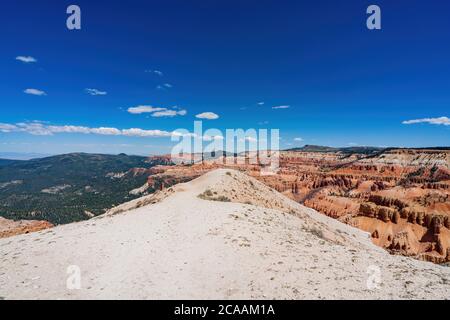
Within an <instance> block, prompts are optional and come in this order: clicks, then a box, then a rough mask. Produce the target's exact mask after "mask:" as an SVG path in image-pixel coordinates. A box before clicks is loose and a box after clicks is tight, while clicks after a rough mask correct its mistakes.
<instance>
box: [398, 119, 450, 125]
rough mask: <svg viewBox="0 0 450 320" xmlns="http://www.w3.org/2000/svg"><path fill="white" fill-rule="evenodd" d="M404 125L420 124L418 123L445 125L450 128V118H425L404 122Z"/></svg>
mask: <svg viewBox="0 0 450 320" xmlns="http://www.w3.org/2000/svg"><path fill="white" fill-rule="evenodd" d="M402 123H403V124H418V123H428V124H435V125H444V126H450V118H448V117H439V118H423V119H414V120H407V121H403V122H402Z"/></svg>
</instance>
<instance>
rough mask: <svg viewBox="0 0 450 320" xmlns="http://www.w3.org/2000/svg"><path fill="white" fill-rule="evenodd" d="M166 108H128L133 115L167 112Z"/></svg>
mask: <svg viewBox="0 0 450 320" xmlns="http://www.w3.org/2000/svg"><path fill="white" fill-rule="evenodd" d="M165 110H167V109H166V108H158V107H152V106H137V107H132V108H128V112H129V113H131V114H142V113H153V112H158V111H165Z"/></svg>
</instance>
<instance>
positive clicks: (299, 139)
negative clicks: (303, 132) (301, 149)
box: [294, 137, 303, 142]
mask: <svg viewBox="0 0 450 320" xmlns="http://www.w3.org/2000/svg"><path fill="white" fill-rule="evenodd" d="M294 141H297V142H302V141H303V138H300V137H297V138H294Z"/></svg>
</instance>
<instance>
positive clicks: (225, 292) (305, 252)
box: [0, 170, 450, 299]
mask: <svg viewBox="0 0 450 320" xmlns="http://www.w3.org/2000/svg"><path fill="white" fill-rule="evenodd" d="M199 195H201V197H199ZM208 199H215V200H222V201H214V200H208ZM228 200H231V201H232V202H223V201H228ZM152 202H154V203H152ZM238 202H243V203H238ZM245 202H247V204H245ZM250 203H251V204H250ZM73 265H75V266H78V267H79V268H80V271H81V289H79V290H69V289H68V288H67V279H68V278H69V277H70V276H71V274H68V273H67V269H68V267H69V266H73ZM73 270H74V269H71V271H73ZM378 270H379V271H380V273H379V277H377V271H378ZM72 279H73V278H69V280H72ZM378 279H379V280H380V283H379V284H378V286H377V280H378ZM69 282H70V281H69ZM368 284H369V285H373V286H374V287H375V288H373V290H369V289H368ZM0 297H2V298H5V299H22V298H24V299H272V298H276V299H325V298H326V299H428V298H437V299H448V298H450V268H446V267H441V266H437V265H433V264H431V263H425V262H420V261H416V260H413V259H408V258H405V257H399V256H390V255H389V254H388V253H386V252H385V251H383V250H382V249H380V248H378V247H376V246H374V245H373V244H372V243H371V242H370V239H369V237H368V235H367V234H365V233H364V232H361V231H359V230H357V229H353V228H351V227H349V226H346V225H344V224H341V223H339V222H337V221H335V220H332V219H328V218H327V217H325V216H323V215H320V214H319V213H317V212H315V211H314V210H310V209H307V208H304V207H303V206H301V205H298V204H297V203H295V202H293V201H291V200H289V199H287V198H285V197H284V196H282V195H281V194H279V193H276V192H275V191H273V190H271V189H269V188H268V187H266V186H264V185H263V184H261V183H259V182H258V181H256V180H254V179H252V178H249V177H247V176H245V175H243V174H241V173H239V172H236V171H232V170H217V171H213V172H210V173H208V174H206V175H205V176H202V177H200V178H199V179H196V180H194V181H191V182H189V183H186V184H180V185H177V186H175V187H173V188H172V189H170V190H168V191H166V192H164V193H159V194H157V195H154V196H148V197H145V198H142V199H139V200H137V201H133V202H131V203H128V204H125V205H122V206H121V207H119V208H117V209H116V210H113V211H111V212H110V213H109V214H107V215H105V216H103V217H100V218H96V219H92V220H89V221H86V222H82V223H75V224H71V225H65V226H61V227H57V228H54V229H50V230H46V231H43V232H38V233H34V234H28V235H22V236H16V237H13V238H7V239H2V240H0Z"/></svg>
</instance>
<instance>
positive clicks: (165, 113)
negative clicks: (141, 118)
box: [128, 106, 187, 118]
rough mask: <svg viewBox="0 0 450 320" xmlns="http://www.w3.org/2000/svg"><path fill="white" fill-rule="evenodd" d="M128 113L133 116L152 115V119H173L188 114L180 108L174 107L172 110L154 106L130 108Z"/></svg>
mask: <svg viewBox="0 0 450 320" xmlns="http://www.w3.org/2000/svg"><path fill="white" fill-rule="evenodd" d="M128 112H129V113H131V114H142V113H151V114H152V117H155V118H162V117H169V118H171V117H176V116H184V115H186V114H187V111H186V110H184V109H181V108H179V107H178V106H174V107H172V108H171V109H169V108H159V107H152V106H137V107H133V108H128Z"/></svg>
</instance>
